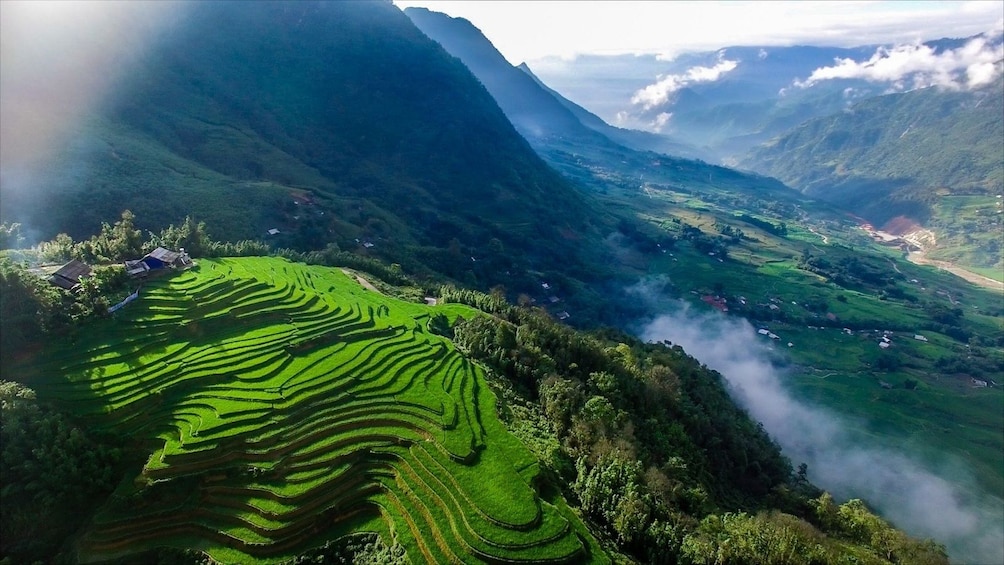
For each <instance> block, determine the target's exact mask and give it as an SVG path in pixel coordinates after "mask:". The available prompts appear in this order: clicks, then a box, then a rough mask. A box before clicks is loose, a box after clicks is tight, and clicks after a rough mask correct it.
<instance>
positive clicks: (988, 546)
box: [639, 302, 1004, 563]
mask: <svg viewBox="0 0 1004 565" xmlns="http://www.w3.org/2000/svg"><path fill="white" fill-rule="evenodd" d="M663 309H664V310H666V312H665V313H663V314H661V315H659V316H658V317H656V318H655V319H653V320H651V321H648V322H646V323H644V324H642V325H640V326H639V328H640V329H639V334H640V336H641V337H642V338H643V339H644V340H646V341H650V342H661V341H665V340H668V341H670V342H672V343H673V344H676V345H680V346H682V347H683V348H684V349H685V350H686V351H687V353H688V354H690V355H692V356H694V357H696V358H697V359H699V360H700V361H701V362H702V363H704V364H705V365H707V366H708V367H710V368H712V369H715V370H716V371H718V372H719V373H721V374H722V375H723V376H724V377H725V379H726V380H727V381H728V383H729V385H730V394H732V396H733V398H734V399H735V400H736V401H737V402H738V403H739V404H740V405H742V406H743V407H745V408H746V410H747V411H748V412H749V413H750V415H751V416H752V417H753V418H754V419H756V420H759V421H761V422H762V423H763V425H764V428H765V429H766V430H767V431H768V432H769V433H770V434H771V436H772V437H773V438H774V439H775V440H776V441H777V442H778V443H779V444H780V445H781V447H782V449H783V451H784V453H785V454H786V455H787V456H788V457H789V458H790V459H791V460H792V463H793V464H794V465H798V464H799V463H802V462H804V463H806V464H808V470H809V478H810V480H812V482H813V483H815V484H816V485H818V486H820V487H822V488H824V489H826V490H828V491H830V492H831V493H833V495H834V497H836V498H838V499H841V500H845V499H848V498H862V499H864V500H865V501H866V502H867V503H868V505H869V506H870V507H872V508H873V509H874V510H876V511H877V512H878V513H880V514H881V515H882V516H883V517H884V518H886V519H887V520H889V521H891V522H892V523H893V524H894V525H895V526H897V527H898V528H901V529H903V530H905V531H907V532H908V533H910V534H911V535H914V536H919V537H930V538H933V539H935V540H936V541H938V542H939V543H942V544H944V545H945V546H946V547H947V548H948V552H949V555H950V557H951V558H952V560H953V561H958V562H962V563H1004V503H1002V501H1000V500H996V499H989V498H988V497H987V496H986V495H985V494H981V493H980V491H979V489H978V487H977V485H976V484H975V482H974V480H973V479H972V476H971V474H970V473H969V472H968V471H967V470H966V468H965V467H964V465H962V464H961V463H958V462H950V461H945V462H944V463H943V464H941V465H939V466H938V467H937V468H934V466H933V465H932V464H930V463H926V462H922V461H921V460H920V459H919V458H918V457H916V456H915V455H912V454H911V453H909V452H907V451H906V450H905V449H904V448H902V447H895V446H888V445H881V444H880V443H879V442H878V440H874V439H871V438H865V437H861V434H855V433H854V432H853V431H852V430H851V426H849V425H848V424H849V422H848V420H847V419H845V418H844V417H842V416H840V415H838V414H837V413H835V412H833V411H832V410H829V409H826V408H823V407H820V406H816V405H813V404H810V403H807V402H803V401H800V400H797V399H795V397H794V396H792V395H791V394H790V393H789V392H788V391H786V390H785V388H784V386H783V383H782V377H783V369H780V368H778V367H777V366H775V364H774V363H773V362H772V361H771V356H772V355H773V354H772V352H771V351H770V350H768V348H767V347H766V346H765V345H764V342H763V341H762V340H763V339H765V338H762V336H759V335H757V333H756V329H755V328H754V327H753V326H751V325H750V324H749V323H748V322H747V321H746V320H743V319H735V318H728V317H726V316H723V315H720V314H718V313H713V314H699V313H695V312H693V311H692V310H690V309H689V306H688V305H687V304H686V303H683V302H679V303H677V304H676V305H675V306H669V307H665V308H663Z"/></svg>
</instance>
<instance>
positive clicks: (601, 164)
mask: <svg viewBox="0 0 1004 565" xmlns="http://www.w3.org/2000/svg"><path fill="white" fill-rule="evenodd" d="M405 14H407V15H408V17H410V18H412V20H413V21H414V22H415V24H416V25H417V26H418V27H419V28H420V29H421V30H422V31H423V32H425V33H426V34H427V35H429V37H431V38H432V39H433V40H435V41H438V42H439V43H440V44H441V45H442V46H443V47H444V48H445V49H446V50H447V51H448V52H449V53H450V54H451V55H453V56H455V57H457V58H458V59H460V60H461V61H463V62H464V64H466V65H467V66H468V67H469V68H470V69H471V71H472V72H473V73H474V75H475V76H477V77H478V79H479V80H481V82H482V83H483V84H484V85H485V87H486V88H487V89H488V91H489V92H490V93H491V94H492V96H494V97H495V99H496V100H497V101H498V104H499V106H500V107H501V108H502V110H503V111H504V112H505V113H506V116H508V117H509V119H510V120H511V121H512V123H513V124H514V125H515V126H516V129H517V130H518V131H519V132H520V133H522V134H523V136H524V137H526V139H527V140H528V141H529V142H530V144H531V145H532V146H533V147H534V149H535V150H536V151H537V152H538V153H539V154H540V155H541V156H542V157H543V158H544V159H545V160H546V161H547V162H548V163H549V164H550V165H551V166H553V167H555V168H556V169H558V170H559V171H561V172H562V173H564V174H565V175H566V176H568V177H570V178H573V179H574V180H576V182H578V183H580V184H583V185H587V186H593V187H594V188H598V190H600V191H603V190H605V188H602V187H603V186H605V185H608V184H617V185H622V186H629V187H630V188H631V189H632V190H635V191H637V190H638V188H639V185H640V184H641V182H640V181H642V182H644V181H647V182H660V183H667V184H683V185H686V186H697V185H698V184H706V185H710V181H709V180H708V179H709V178H714V179H715V182H716V185H715V186H716V187H717V188H718V189H725V190H735V191H740V192H742V191H754V192H757V193H768V192H769V193H771V195H772V197H775V198H779V199H791V198H798V196H797V195H796V194H795V193H794V192H793V191H791V190H789V189H788V188H787V187H785V186H784V185H782V184H781V183H779V182H777V181H775V180H773V179H766V178H763V177H758V176H755V175H750V174H747V173H742V172H739V171H736V170H733V169H727V168H723V167H718V166H714V165H708V164H707V163H705V162H703V161H700V160H694V159H685V158H680V157H677V156H671V155H667V154H665V153H664V152H665V151H672V150H675V149H681V150H682V151H684V152H686V153H688V154H691V155H695V154H700V155H703V154H704V153H703V152H702V151H700V150H697V149H693V148H690V147H687V146H681V145H679V144H677V143H676V142H674V141H673V140H670V139H669V138H665V137H664V136H659V135H657V134H653V133H649V132H640V131H630V130H625V129H621V128H616V127H613V126H610V125H608V124H606V123H604V122H603V120H601V119H600V118H599V117H597V116H595V115H594V114H591V113H589V112H588V111H586V110H585V109H583V108H581V107H580V106H577V105H575V104H574V103H572V102H570V101H568V100H567V99H565V98H563V97H562V96H561V95H560V94H558V93H557V92H555V91H553V90H551V89H550V88H548V87H547V86H546V85H545V84H544V83H543V82H541V81H540V79H538V78H537V77H536V76H535V75H533V73H532V72H529V69H528V68H526V67H525V66H523V67H522V68H519V67H514V66H512V65H510V64H509V62H508V61H506V59H505V58H504V57H503V56H502V54H501V53H499V52H498V51H497V50H496V49H495V47H494V46H493V45H492V44H491V42H490V41H488V39H487V38H486V37H484V35H482V34H481V31H480V30H478V29H477V28H476V27H474V26H473V25H472V24H471V23H470V22H469V21H467V20H465V19H463V18H452V17H450V16H448V15H446V14H441V13H438V12H432V11H429V10H427V9H424V8H408V9H406V10H405ZM656 150H659V153H660V154H657V155H656V154H653V153H652V152H654V151H656ZM646 175H647V176H646ZM612 179H616V180H612ZM709 189H710V186H709Z"/></svg>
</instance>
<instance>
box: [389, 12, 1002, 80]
mask: <svg viewBox="0 0 1004 565" xmlns="http://www.w3.org/2000/svg"><path fill="white" fill-rule="evenodd" d="M394 3H395V4H396V5H397V6H399V7H400V8H402V9H403V8H407V7H410V6H424V7H427V8H429V9H430V10H434V11H437V12H443V13H446V14H449V15H451V16H454V17H463V18H467V19H468V20H470V21H471V22H472V23H473V24H474V25H475V26H477V27H478V28H480V29H481V31H482V32H483V33H484V34H485V35H486V36H487V37H488V39H489V40H491V42H492V43H493V44H494V45H495V47H496V48H497V49H498V50H499V51H501V52H502V54H503V55H505V57H506V58H507V59H508V60H509V62H510V63H513V64H519V63H522V62H525V61H533V60H536V59H540V58H543V57H547V56H560V57H571V56H574V55H577V54H583V53H608V54H620V53H659V54H663V55H666V56H672V55H673V54H676V53H679V52H681V51H689V50H713V49H717V48H719V47H727V46H730V45H795V44H802V45H831V46H836V47H852V46H857V45H866V44H873V43H904V42H914V41H918V40H922V41H923V40H930V39H938V38H941V37H967V36H971V35H975V34H978V33H982V32H986V31H989V30H991V29H994V28H999V27H1001V26H1004V1H1000V0H977V1H971V2H958V1H949V2H936V1H919V2H917V1H905V0H892V1H861V2H848V1H837V2H738V1H737V2H711V1H700V2H682V1H681V2H677V1H672V2H669V1H644V2H639V1H623V0H621V1H598V0H596V1H585V2H578V1H527V0H524V1H510V0H506V1H490V2H489V1H484V0H476V1H460V0H447V1H443V0H394Z"/></svg>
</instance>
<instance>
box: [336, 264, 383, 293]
mask: <svg viewBox="0 0 1004 565" xmlns="http://www.w3.org/2000/svg"><path fill="white" fill-rule="evenodd" d="M342 272H343V273H345V274H346V275H349V276H350V277H355V278H356V281H357V282H358V283H359V284H361V285H363V288H365V289H366V290H372V291H373V292H375V293H377V294H383V293H382V292H380V289H378V288H377V287H375V286H373V283H371V282H370V281H368V280H366V279H364V278H362V277H361V276H359V275H357V274H355V273H353V272H352V271H350V270H348V269H342Z"/></svg>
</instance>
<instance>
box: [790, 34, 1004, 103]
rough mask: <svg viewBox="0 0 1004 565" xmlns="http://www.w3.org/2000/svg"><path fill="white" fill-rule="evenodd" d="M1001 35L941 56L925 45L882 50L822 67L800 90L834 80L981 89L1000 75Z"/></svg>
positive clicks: (977, 40)
mask: <svg viewBox="0 0 1004 565" xmlns="http://www.w3.org/2000/svg"><path fill="white" fill-rule="evenodd" d="M995 36H998V33H993V34H992V35H991V34H985V35H982V36H979V37H976V38H974V39H972V40H971V41H969V42H968V43H966V44H965V45H963V46H962V47H959V48H957V49H948V50H945V51H942V52H941V53H938V52H936V51H935V49H934V48H933V47H930V46H928V45H924V44H922V43H914V44H910V45H897V46H895V47H892V48H886V47H880V48H878V50H876V51H875V54H874V55H872V56H871V57H870V58H869V59H868V60H867V61H861V62H857V61H854V60H853V59H837V60H836V61H835V64H834V65H832V66H829V67H820V68H818V69H816V70H815V71H813V72H812V74H811V75H809V78H807V79H806V80H804V81H795V85H796V86H799V87H803V88H805V87H810V86H812V85H814V84H816V83H818V82H821V81H825V80H833V79H863V80H866V81H869V82H885V83H892V84H893V85H894V86H895V85H897V84H899V85H900V87H899V88H898V89H902V87H903V86H905V85H906V84H907V83H910V84H912V87H913V88H926V87H929V86H939V87H942V88H949V89H952V90H960V89H962V88H964V87H969V88H972V87H976V86H982V85H984V84H988V83H990V82H992V81H993V80H994V79H996V78H997V76H999V75H1000V74H1001V69H1002V67H1001V65H1000V61H1001V59H1004V44H1002V43H1001V42H1000V41H999V40H995V39H996V37H995Z"/></svg>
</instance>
